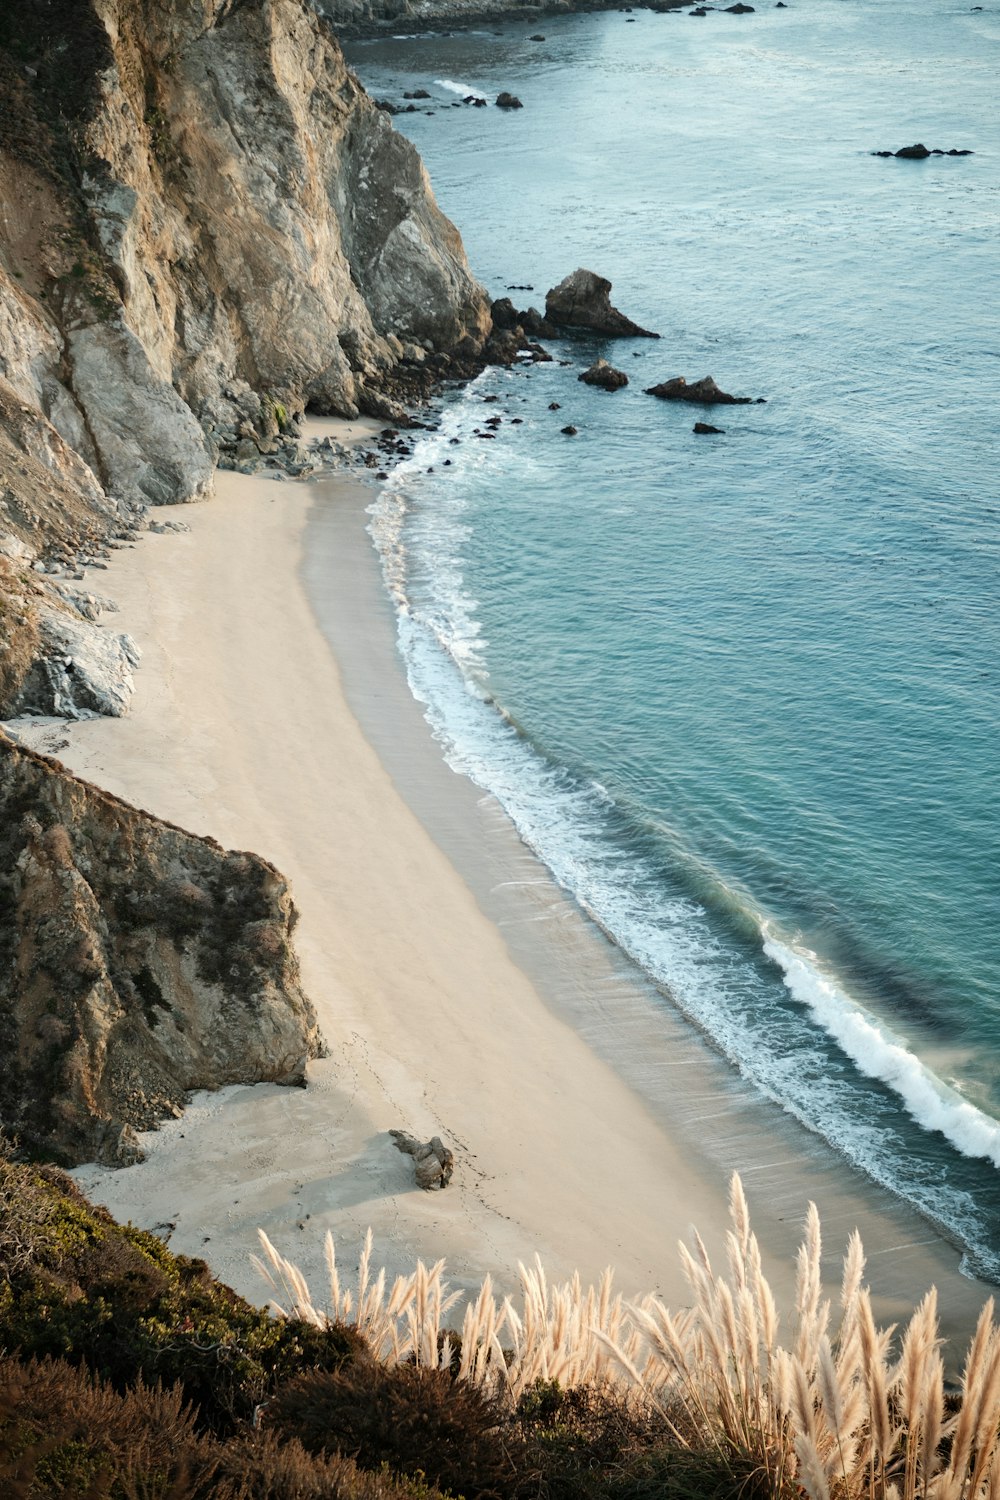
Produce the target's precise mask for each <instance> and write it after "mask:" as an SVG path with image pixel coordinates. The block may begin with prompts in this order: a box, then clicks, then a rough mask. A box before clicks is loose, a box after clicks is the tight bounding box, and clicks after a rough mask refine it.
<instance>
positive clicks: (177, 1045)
mask: <svg viewBox="0 0 1000 1500" xmlns="http://www.w3.org/2000/svg"><path fill="white" fill-rule="evenodd" d="M294 920H295V911H294V907H293V905H292V901H291V896H290V894H289V890H288V886H287V884H286V882H285V881H284V879H283V878H282V876H281V875H280V874H279V873H278V871H277V870H275V869H274V868H273V867H272V866H271V865H269V864H267V863H266V861H264V860H262V859H259V858H257V856H256V855H252V854H227V853H226V852H225V851H224V850H222V849H221V848H220V847H219V846H218V845H217V844H215V843H214V842H212V841H211V840H209V839H201V838H196V837H195V836H194V835H192V834H187V833H183V832H181V830H180V829H177V828H173V827H171V826H170V825H169V824H167V823H161V822H159V821H158V820H157V819H155V818H152V817H150V816H149V815H148V814H146V813H142V812H139V811H137V810H136V809H135V808H132V807H129V806H128V805H127V804H126V803H123V802H120V801H119V800H118V799H117V798H115V797H111V796H109V795H108V794H106V793H104V792H100V791H98V790H97V789H96V788H94V787H90V786H88V785H87V784H86V783H84V782H82V781H78V780H77V779H76V778H75V777H73V776H71V775H69V773H68V772H66V771H65V770H64V769H63V768H62V767H61V766H60V765H59V763H58V762H57V761H50V760H46V759H45V758H43V757H42V756H38V755H35V754H32V753H31V752H29V751H27V750H24V749H22V748H20V747H18V746H17V745H15V744H14V742H13V741H12V740H11V739H9V738H8V737H7V736H6V735H5V734H3V732H2V731H0V1057H2V1065H0V1121H2V1123H3V1124H4V1125H5V1126H6V1127H7V1128H9V1129H11V1130H13V1131H15V1132H17V1133H19V1134H20V1136H21V1138H22V1140H24V1141H25V1142H26V1143H29V1144H31V1145H33V1146H34V1147H36V1148H38V1149H40V1150H43V1151H45V1152H47V1153H51V1154H54V1155H56V1156H57V1157H59V1158H60V1159H62V1160H64V1161H66V1162H80V1161H87V1160H93V1159H97V1160H101V1161H105V1162H110V1163H114V1164H125V1163H127V1162H129V1161H131V1160H135V1159H136V1157H137V1154H138V1147H137V1143H136V1141H135V1137H134V1134H133V1132H134V1130H135V1129H136V1128H148V1127H149V1126H151V1125H152V1124H154V1123H155V1121H156V1119H158V1118H160V1117H163V1116H164V1115H171V1114H176V1113H177V1112H178V1111H179V1109H180V1108H181V1106H182V1105H183V1102H184V1098H185V1095H186V1093H187V1091H188V1090H190V1089H202V1088H219V1087H221V1086H222V1085H224V1084H229V1083H239V1082H243V1083H250V1082H259V1081H262V1080H270V1081H273V1082H278V1083H301V1082H302V1081H303V1078H304V1070H305V1065H306V1061H307V1059H308V1058H309V1057H314V1056H316V1055H318V1053H319V1051H320V1048H321V1038H320V1036H319V1032H318V1029H317V1025H316V1017H315V1013H314V1011H313V1008H312V1006H311V1004H310V1003H309V1001H308V1000H307V999H306V997H305V995H303V993H302V990H301V987H300V984H299V972H298V963H297V961H296V958H295V955H294V952H293V950H292V947H291V943H290V936H291V931H292V927H293V925H294Z"/></svg>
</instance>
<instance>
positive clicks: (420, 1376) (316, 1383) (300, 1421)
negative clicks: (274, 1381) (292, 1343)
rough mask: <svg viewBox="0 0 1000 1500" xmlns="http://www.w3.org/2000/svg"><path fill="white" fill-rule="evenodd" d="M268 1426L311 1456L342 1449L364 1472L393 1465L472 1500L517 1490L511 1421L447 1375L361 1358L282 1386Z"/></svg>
mask: <svg viewBox="0 0 1000 1500" xmlns="http://www.w3.org/2000/svg"><path fill="white" fill-rule="evenodd" d="M265 1420H266V1423H267V1426H268V1428H269V1429H270V1430H271V1431H273V1432H276V1433H278V1434H280V1435H281V1436H282V1437H284V1438H297V1439H298V1441H299V1442H300V1443H301V1444H302V1446H303V1447H304V1448H305V1449H306V1451H307V1452H308V1453H314V1454H328V1453H334V1452H340V1453H343V1454H346V1455H348V1456H349V1457H351V1458H354V1459H356V1460H357V1462H358V1464H359V1465H360V1466H361V1467H362V1468H364V1469H376V1470H377V1469H378V1468H379V1467H380V1466H381V1465H383V1464H386V1465H388V1467H389V1468H390V1469H392V1470H395V1471H396V1472H399V1473H402V1474H410V1475H418V1476H423V1477H425V1478H426V1479H428V1480H429V1481H430V1482H431V1483H432V1484H436V1485H439V1486H440V1487H441V1488H442V1489H447V1490H451V1491H453V1492H454V1493H455V1494H456V1495H463V1496H465V1497H466V1500H474V1497H479V1500H487V1497H490V1496H504V1495H510V1494H512V1493H513V1492H514V1490H515V1488H516V1486H517V1482H518V1481H517V1470H516V1466H515V1464H514V1462H513V1459H512V1455H511V1451H510V1450H511V1444H510V1436H511V1434H510V1432H509V1431H508V1430H507V1429H508V1425H509V1424H508V1422H507V1420H506V1419H505V1417H504V1416H503V1414H502V1413H501V1412H500V1410H499V1409H498V1408H497V1407H496V1406H495V1405H494V1404H493V1403H492V1402H490V1401H488V1400H487V1399H486V1398H485V1397H484V1396H482V1395H481V1394H480V1393H479V1392H478V1391H477V1390H474V1389H473V1388H472V1387H470V1386H468V1385H465V1384H464V1383H456V1382H454V1381H452V1379H451V1376H450V1375H449V1374H448V1373H447V1372H446V1371H443V1370H421V1369H418V1368H416V1367H415V1366H414V1365H398V1366H395V1367H386V1366H385V1365H380V1364H377V1363H375V1362H374V1361H369V1362H362V1361H356V1362H355V1363H353V1364H351V1365H348V1366H345V1368H344V1369H342V1370H338V1371H335V1372H331V1373H327V1374H322V1373H311V1374H308V1375H301V1376H299V1377H298V1378H297V1379H295V1380H292V1381H289V1383H288V1384H287V1385H284V1386H282V1387H280V1389H279V1390H278V1392H277V1395H276V1396H275V1398H274V1400H273V1401H272V1402H271V1403H270V1405H269V1406H268V1407H267V1410H266V1413H265ZM515 1446H517V1445H516V1444H515Z"/></svg>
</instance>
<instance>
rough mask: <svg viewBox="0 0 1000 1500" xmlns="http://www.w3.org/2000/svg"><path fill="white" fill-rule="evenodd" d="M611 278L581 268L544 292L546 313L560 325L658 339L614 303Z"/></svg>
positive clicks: (561, 326) (628, 336)
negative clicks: (613, 305)
mask: <svg viewBox="0 0 1000 1500" xmlns="http://www.w3.org/2000/svg"><path fill="white" fill-rule="evenodd" d="M610 293H611V282H610V281H607V280H606V279H605V278H604V277H603V276H598V275H597V274H596V273H595V272H594V271H585V270H583V269H582V268H581V269H580V270H578V271H574V272H573V273H572V274H571V275H569V276H567V277H565V279H564V280H562V281H560V283H559V285H558V286H554V287H553V288H552V289H551V291H549V292H547V293H546V296H545V316H546V318H547V319H548V321H549V322H550V323H556V324H558V325H559V327H560V328H583V329H586V330H587V331H588V332H590V333H603V334H604V335H605V336H606V337H608V338H643V339H658V338H659V337H660V335H659V334H658V333H651V332H650V330H649V329H648V328H640V327H639V325H638V323H633V322H632V320H631V318H626V317H625V315H624V313H620V312H619V311H618V309H617V307H612V306H611V297H610Z"/></svg>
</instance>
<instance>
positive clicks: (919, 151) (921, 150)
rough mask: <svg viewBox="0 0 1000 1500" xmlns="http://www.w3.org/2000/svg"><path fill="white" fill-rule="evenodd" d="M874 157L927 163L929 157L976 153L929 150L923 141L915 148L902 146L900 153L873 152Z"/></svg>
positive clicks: (936, 148)
mask: <svg viewBox="0 0 1000 1500" xmlns="http://www.w3.org/2000/svg"><path fill="white" fill-rule="evenodd" d="M871 154H872V156H895V157H901V158H902V159H903V160H904V161H926V159H927V157H928V156H972V155H973V154H974V153H973V152H972V151H970V150H968V149H965V150H962V151H960V150H958V149H957V148H956V147H955V146H952V148H951V150H950V151H943V150H942V149H941V147H940V146H935V147H933V149H930V150H929V149H928V148H927V147H926V146H925V145H924V144H923V142H922V141H918V142H917V144H916V145H915V146H901V147H900V149H899V150H898V151H873V152H872V153H871Z"/></svg>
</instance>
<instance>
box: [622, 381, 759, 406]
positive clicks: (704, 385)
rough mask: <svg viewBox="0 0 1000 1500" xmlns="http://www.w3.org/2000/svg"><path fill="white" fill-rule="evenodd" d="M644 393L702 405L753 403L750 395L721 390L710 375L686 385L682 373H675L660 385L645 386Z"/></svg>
mask: <svg viewBox="0 0 1000 1500" xmlns="http://www.w3.org/2000/svg"><path fill="white" fill-rule="evenodd" d="M645 394H646V395H647V396H659V398H660V400H661V401H696V402H700V403H701V405H703V406H750V405H751V404H752V403H753V397H752V396H730V394H729V392H728V391H721V390H720V389H719V387H718V386H717V385H716V383H715V381H714V380H713V379H712V377H711V375H706V376H704V378H703V379H701V380H696V381H695V382H694V384H693V385H688V383H687V381H686V380H685V379H684V376H683V375H677V376H675V377H674V379H673V380H664V381H663V382H662V383H661V384H660V385H651V386H647V387H646V391H645ZM763 399H764V398H763V397H762V396H758V398H757V400H758V402H759V403H763Z"/></svg>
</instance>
